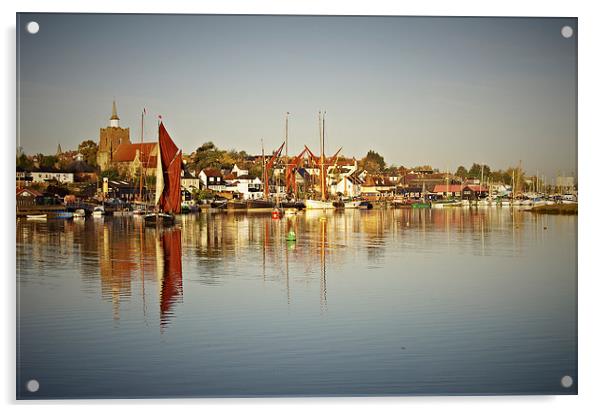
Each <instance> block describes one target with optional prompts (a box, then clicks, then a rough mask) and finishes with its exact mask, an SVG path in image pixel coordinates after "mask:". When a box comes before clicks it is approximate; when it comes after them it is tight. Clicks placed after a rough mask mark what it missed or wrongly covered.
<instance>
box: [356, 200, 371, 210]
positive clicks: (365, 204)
mask: <svg viewBox="0 0 602 413" xmlns="http://www.w3.org/2000/svg"><path fill="white" fill-rule="evenodd" d="M358 208H359V209H372V208H374V205H372V203H371V202H370V201H361V202H360V206H359V207H358Z"/></svg>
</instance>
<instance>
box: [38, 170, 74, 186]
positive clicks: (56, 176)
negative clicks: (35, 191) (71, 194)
mask: <svg viewBox="0 0 602 413" xmlns="http://www.w3.org/2000/svg"><path fill="white" fill-rule="evenodd" d="M30 176H31V178H32V181H33V182H49V181H58V182H60V183H62V184H69V183H73V173H71V172H44V171H40V172H30Z"/></svg>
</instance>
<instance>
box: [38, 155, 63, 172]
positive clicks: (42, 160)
mask: <svg viewBox="0 0 602 413" xmlns="http://www.w3.org/2000/svg"><path fill="white" fill-rule="evenodd" d="M38 160H39V161H38V162H39V164H40V168H42V169H54V168H55V167H56V165H57V164H58V161H59V160H58V158H57V157H56V156H54V155H42V154H40V155H38Z"/></svg>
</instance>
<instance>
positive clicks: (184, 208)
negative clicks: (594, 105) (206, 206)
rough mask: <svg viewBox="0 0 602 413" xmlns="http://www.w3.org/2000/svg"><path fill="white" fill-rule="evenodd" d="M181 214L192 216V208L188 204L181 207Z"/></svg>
mask: <svg viewBox="0 0 602 413" xmlns="http://www.w3.org/2000/svg"><path fill="white" fill-rule="evenodd" d="M180 213H182V214H190V207H189V206H188V205H187V204H182V206H181V207H180Z"/></svg>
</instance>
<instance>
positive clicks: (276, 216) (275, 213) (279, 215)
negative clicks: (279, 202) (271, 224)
mask: <svg viewBox="0 0 602 413" xmlns="http://www.w3.org/2000/svg"><path fill="white" fill-rule="evenodd" d="M280 218H282V212H281V211H280V208H274V210H273V211H272V219H280Z"/></svg>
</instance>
